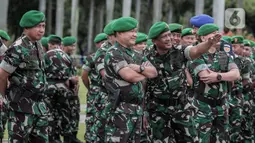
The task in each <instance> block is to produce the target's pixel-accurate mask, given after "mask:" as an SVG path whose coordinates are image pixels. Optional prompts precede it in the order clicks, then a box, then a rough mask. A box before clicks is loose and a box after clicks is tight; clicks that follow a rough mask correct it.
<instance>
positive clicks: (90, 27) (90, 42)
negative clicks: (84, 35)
mask: <svg viewBox="0 0 255 143" xmlns="http://www.w3.org/2000/svg"><path fill="white" fill-rule="evenodd" d="M94 7H95V1H94V0H90V11H89V31H88V53H91V52H92V36H93V23H94Z"/></svg>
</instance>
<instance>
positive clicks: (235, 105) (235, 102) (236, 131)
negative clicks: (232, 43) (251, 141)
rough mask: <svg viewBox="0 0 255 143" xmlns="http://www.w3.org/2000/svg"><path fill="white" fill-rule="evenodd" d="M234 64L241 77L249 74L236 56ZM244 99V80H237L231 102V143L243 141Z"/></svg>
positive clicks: (232, 91) (232, 90)
mask: <svg viewBox="0 0 255 143" xmlns="http://www.w3.org/2000/svg"><path fill="white" fill-rule="evenodd" d="M234 62H235V63H236V65H237V66H238V68H239V71H240V74H241V75H243V74H246V73H247V72H248V71H247V69H245V66H244V65H243V60H242V58H241V57H238V55H235V56H234ZM243 99H244V97H243V85H242V80H241V79H240V80H236V81H234V84H233V86H232V89H231V94H230V101H229V125H230V129H229V137H230V141H231V142H241V139H242V135H241V123H242V121H243Z"/></svg>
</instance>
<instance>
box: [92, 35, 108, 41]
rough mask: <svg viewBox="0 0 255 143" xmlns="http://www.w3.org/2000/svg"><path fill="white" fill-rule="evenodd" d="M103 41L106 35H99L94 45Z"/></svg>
mask: <svg viewBox="0 0 255 143" xmlns="http://www.w3.org/2000/svg"><path fill="white" fill-rule="evenodd" d="M103 40H107V35H106V34H105V33H99V34H97V36H96V37H95V39H94V43H98V42H101V41H103Z"/></svg>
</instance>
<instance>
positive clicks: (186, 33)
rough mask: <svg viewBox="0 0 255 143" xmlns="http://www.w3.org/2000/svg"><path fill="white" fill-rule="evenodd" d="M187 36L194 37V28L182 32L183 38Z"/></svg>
mask: <svg viewBox="0 0 255 143" xmlns="http://www.w3.org/2000/svg"><path fill="white" fill-rule="evenodd" d="M187 35H193V29H192V28H185V29H183V30H182V35H181V36H182V37H183V36H187Z"/></svg>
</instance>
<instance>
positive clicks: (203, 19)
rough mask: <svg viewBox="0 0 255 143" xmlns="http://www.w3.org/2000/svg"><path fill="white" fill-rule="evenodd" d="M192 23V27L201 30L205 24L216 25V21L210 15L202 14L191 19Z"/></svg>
mask: <svg viewBox="0 0 255 143" xmlns="http://www.w3.org/2000/svg"><path fill="white" fill-rule="evenodd" d="M190 23H191V25H192V26H195V27H198V28H199V27H201V26H202V25H204V24H210V23H214V19H213V18H212V17H211V16H209V15H206V14H200V15H197V16H193V17H191V19H190Z"/></svg>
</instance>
